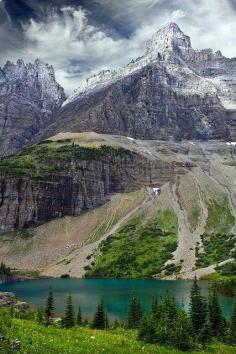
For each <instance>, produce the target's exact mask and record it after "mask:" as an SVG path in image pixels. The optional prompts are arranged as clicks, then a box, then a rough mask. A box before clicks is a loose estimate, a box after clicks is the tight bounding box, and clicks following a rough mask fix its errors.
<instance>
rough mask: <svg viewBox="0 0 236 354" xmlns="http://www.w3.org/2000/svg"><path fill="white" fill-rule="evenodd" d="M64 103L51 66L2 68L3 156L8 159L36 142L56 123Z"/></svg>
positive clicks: (36, 64)
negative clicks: (8, 156)
mask: <svg viewBox="0 0 236 354" xmlns="http://www.w3.org/2000/svg"><path fill="white" fill-rule="evenodd" d="M64 100H65V94H64V90H63V88H62V87H61V86H60V85H59V84H58V83H57V82H56V80H55V73H54V69H53V67H52V66H50V65H48V64H46V63H44V62H42V61H40V60H38V59H37V60H36V61H35V62H34V63H33V64H31V63H29V64H25V63H24V62H23V60H18V61H17V63H16V64H14V63H11V62H10V61H8V62H7V63H6V64H5V66H4V67H3V68H2V69H1V68H0V155H8V154H11V153H13V152H15V151H17V150H18V149H19V148H21V147H22V146H24V145H27V144H29V143H30V142H32V141H33V139H34V137H35V136H36V134H37V133H38V132H40V131H41V130H42V129H44V128H45V127H47V126H48V124H50V123H52V122H53V116H54V114H55V112H56V111H57V110H58V109H59V108H60V106H61V105H62V103H63V101H64Z"/></svg>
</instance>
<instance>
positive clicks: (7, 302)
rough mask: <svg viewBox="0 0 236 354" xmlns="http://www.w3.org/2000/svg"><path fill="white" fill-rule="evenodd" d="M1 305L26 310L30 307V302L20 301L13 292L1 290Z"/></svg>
mask: <svg viewBox="0 0 236 354" xmlns="http://www.w3.org/2000/svg"><path fill="white" fill-rule="evenodd" d="M0 307H14V308H16V309H18V310H25V309H28V308H29V304H27V303H26V302H23V301H18V300H17V298H16V296H15V294H14V293H12V292H0Z"/></svg>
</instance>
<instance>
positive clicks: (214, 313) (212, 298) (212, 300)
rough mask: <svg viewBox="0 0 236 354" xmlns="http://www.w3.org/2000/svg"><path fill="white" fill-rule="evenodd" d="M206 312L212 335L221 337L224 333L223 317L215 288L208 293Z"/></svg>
mask: <svg viewBox="0 0 236 354" xmlns="http://www.w3.org/2000/svg"><path fill="white" fill-rule="evenodd" d="M208 312H209V322H210V329H211V334H212V336H213V337H220V338H222V337H223V336H224V335H225V319H224V317H223V315H222V311H221V308H220V305H219V301H218V296H217V293H216V290H215V289H214V290H213V291H212V292H211V293H210V294H209V301H208Z"/></svg>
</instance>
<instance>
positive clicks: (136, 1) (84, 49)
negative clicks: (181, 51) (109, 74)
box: [1, 0, 236, 94]
mask: <svg viewBox="0 0 236 354" xmlns="http://www.w3.org/2000/svg"><path fill="white" fill-rule="evenodd" d="M25 1H26V0H25ZM32 1H33V0H31V2H32ZM232 1H234V0H207V1H205V0H199V1H198V2H196V1H194V0H175V1H173V0H165V1H164V0H119V1H114V0H96V3H97V4H98V5H99V6H100V8H99V9H100V10H99V11H100V15H97V18H96V16H95V14H94V13H93V11H95V12H96V11H98V8H97V7H94V8H93V6H92V5H91V6H90V8H89V11H88V10H86V8H85V7H81V6H75V5H74V4H75V1H73V0H71V1H69V0H67V1H61V2H60V3H64V6H61V8H60V10H58V7H57V8H56V10H53V9H52V8H50V11H49V12H48V11H47V15H46V16H45V17H44V18H43V19H41V20H39V19H38V18H35V19H33V18H30V19H29V20H28V21H26V22H25V23H24V24H23V30H22V35H23V36H24V41H23V40H22V41H21V42H20V48H19V41H18V42H17V41H16V47H17V50H16V49H14V45H13V42H14V40H13V41H12V42H11V41H9V43H11V45H10V46H11V50H10V49H9V45H8V48H7V51H6V52H4V51H3V53H2V54H1V57H2V59H5V57H6V56H8V57H9V58H10V59H16V58H17V57H22V58H23V59H24V60H26V61H29V60H34V59H35V58H37V57H38V58H40V59H42V60H45V61H47V62H49V63H50V64H53V65H54V67H55V69H56V77H57V80H58V81H59V82H60V83H61V84H62V85H63V86H64V87H65V89H66V91H67V93H68V94H70V93H72V92H73V90H74V89H76V88H77V87H78V86H79V84H80V82H81V81H82V80H84V79H85V78H86V77H87V76H89V75H91V74H94V73H96V72H98V71H100V70H103V69H107V68H110V69H113V68H116V67H118V66H123V65H125V64H126V63H128V62H129V61H130V60H131V59H133V58H136V57H138V56H140V55H142V53H143V51H144V46H145V41H147V40H148V39H149V38H150V37H151V36H152V34H153V33H154V32H155V31H157V30H158V29H159V28H160V27H161V26H162V25H164V24H166V23H167V22H169V21H175V22H177V23H178V24H179V25H180V27H181V28H182V29H183V30H184V32H185V33H186V34H188V35H190V36H191V39H192V44H193V47H194V48H199V49H201V48H209V47H211V48H213V49H214V50H218V49H220V50H222V52H223V54H224V55H226V56H229V57H233V56H236V47H235V33H236V12H235V8H234V6H233V2H232ZM76 3H80V1H76ZM92 3H93V0H91V2H90V4H92ZM84 4H86V2H84ZM101 13H102V14H103V13H104V16H103V15H101ZM91 14H93V16H91ZM91 18H92V19H93V20H91ZM105 18H106V19H107V18H109V21H108V22H106V21H105ZM94 19H95V20H94ZM103 20H104V22H103ZM105 22H106V23H105ZM12 27H13V28H14V26H13V25H12ZM8 28H9V25H8ZM1 29H3V27H2V28H1ZM6 32H7V31H5V32H4V33H6ZM8 32H9V31H8ZM2 33H3V32H2ZM12 33H13V32H12ZM6 36H8V38H12V37H13V36H12V37H11V33H8V35H7V34H6Z"/></svg>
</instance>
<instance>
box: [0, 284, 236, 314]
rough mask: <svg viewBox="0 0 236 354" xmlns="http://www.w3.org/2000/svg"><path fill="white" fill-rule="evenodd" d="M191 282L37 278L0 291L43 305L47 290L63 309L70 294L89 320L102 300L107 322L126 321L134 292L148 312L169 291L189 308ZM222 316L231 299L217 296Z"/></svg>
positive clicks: (4, 286)
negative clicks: (157, 298) (109, 320)
mask: <svg viewBox="0 0 236 354" xmlns="http://www.w3.org/2000/svg"><path fill="white" fill-rule="evenodd" d="M191 285H192V282H191V281H181V280H177V281H167V280H121V279H114V280H112V279H73V278H69V279H37V280H28V281H23V282H15V283H9V284H2V285H0V291H12V292H14V293H15V294H16V295H17V297H19V298H20V299H22V300H23V301H27V302H29V303H30V304H32V305H33V306H36V307H37V306H39V305H44V304H45V301H46V298H47V295H48V289H49V287H50V286H51V287H52V288H53V292H54V298H55V308H56V311H57V312H58V313H61V312H62V311H63V309H64V304H65V299H66V297H67V296H68V295H69V294H71V295H72V297H73V302H74V305H75V309H76V308H77V307H78V305H80V306H81V308H82V314H83V317H84V318H88V319H91V318H92V317H93V315H94V312H95V310H96V307H97V304H98V302H99V301H100V300H101V299H103V300H104V303H105V308H106V311H107V313H108V316H109V318H110V319H119V320H126V318H127V309H128V304H129V301H130V298H131V296H132V294H133V293H135V294H136V295H137V296H138V297H139V299H140V300H141V304H142V308H143V310H144V311H148V310H149V309H150V305H151V300H152V297H153V296H161V295H162V296H163V295H165V294H166V292H167V291H168V292H169V293H170V294H171V295H173V296H174V297H175V299H176V301H177V302H178V303H179V304H184V306H185V307H186V308H187V307H188V301H189V294H190V288H191ZM199 285H200V286H201V288H202V293H203V294H204V295H207V294H208V287H209V285H208V283H207V282H199ZM219 300H220V305H221V308H222V310H223V312H224V315H225V316H226V317H227V318H229V316H230V314H231V311H232V303H233V299H232V298H230V297H225V296H220V297H219Z"/></svg>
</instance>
